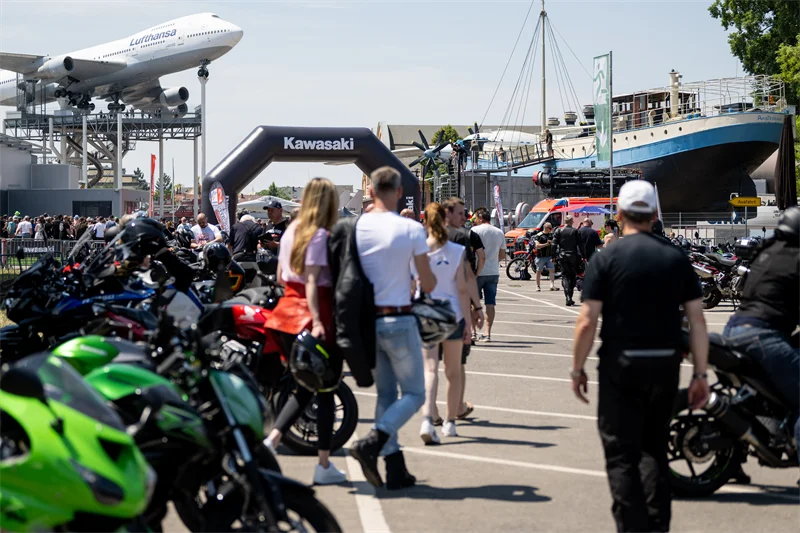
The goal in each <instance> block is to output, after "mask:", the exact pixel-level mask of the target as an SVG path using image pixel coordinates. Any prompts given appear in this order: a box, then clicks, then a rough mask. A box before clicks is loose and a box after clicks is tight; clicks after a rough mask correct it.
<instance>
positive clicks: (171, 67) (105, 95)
mask: <svg viewBox="0 0 800 533" xmlns="http://www.w3.org/2000/svg"><path fill="white" fill-rule="evenodd" d="M242 33H243V32H242V29H241V28H239V27H238V26H235V25H234V24H231V23H230V22H226V21H224V20H222V19H221V18H219V17H218V16H217V15H214V14H212V13H202V14H199V15H190V16H187V17H182V18H178V19H175V20H170V21H169V22H165V23H163V24H159V25H157V26H154V27H152V28H148V29H146V30H144V31H142V32H139V33H136V34H134V35H131V36H130V37H126V38H124V39H120V40H118V41H113V42H110V43H106V44H101V45H98V46H94V47H92V48H85V49H83V50H78V51H77V52H73V53H70V54H64V55H59V56H37V55H29V54H10V53H4V52H0V69H2V70H0V105H9V106H16V105H17V104H18V99H19V98H20V96H19V95H20V94H23V95H24V96H23V97H24V98H25V99H26V103H27V104H32V103H41V102H42V101H43V100H44V101H48V102H50V101H54V100H59V103H60V104H61V105H62V107H66V106H71V107H77V108H79V109H88V110H92V109H94V104H93V103H91V100H92V98H102V99H105V100H107V101H109V102H111V103H109V104H108V109H109V111H118V110H123V109H125V105H126V104H127V105H132V106H135V107H136V108H139V109H144V110H148V111H156V110H162V109H169V110H175V111H178V112H181V113H185V112H186V109H187V106H186V101H187V100H188V99H189V91H188V90H187V89H186V88H185V87H172V88H162V87H161V83H160V82H159V80H158V78H159V76H164V75H166V74H172V73H174V72H180V71H183V70H187V69H190V68H194V67H199V70H198V72H197V74H198V76H204V77H208V69H207V68H206V67H207V65H208V64H209V63H210V62H211V61H213V60H214V59H217V58H219V57H222V56H223V55H224V54H226V53H227V52H228V51H230V50H231V49H232V48H233V47H234V46H236V44H237V43H238V42H239V41H240V40H241V38H242ZM22 91H24V93H22Z"/></svg>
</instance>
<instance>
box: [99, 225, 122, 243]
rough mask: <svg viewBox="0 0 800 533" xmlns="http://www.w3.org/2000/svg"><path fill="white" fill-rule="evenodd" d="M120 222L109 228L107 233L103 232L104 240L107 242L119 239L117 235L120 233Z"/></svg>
mask: <svg viewBox="0 0 800 533" xmlns="http://www.w3.org/2000/svg"><path fill="white" fill-rule="evenodd" d="M119 230H120V228H119V224H115V225H113V226H111V227H110V228H108V229H107V230H106V231H105V233H103V240H104V241H106V242H111V241H115V240H117V235H119Z"/></svg>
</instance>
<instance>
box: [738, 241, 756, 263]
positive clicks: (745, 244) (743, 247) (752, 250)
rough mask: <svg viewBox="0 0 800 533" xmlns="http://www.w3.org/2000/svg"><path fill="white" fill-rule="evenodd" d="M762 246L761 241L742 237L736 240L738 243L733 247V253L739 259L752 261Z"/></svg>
mask: <svg viewBox="0 0 800 533" xmlns="http://www.w3.org/2000/svg"><path fill="white" fill-rule="evenodd" d="M760 245H761V239H757V238H754V237H742V238H741V239H736V243H735V244H734V245H733V251H734V253H735V254H736V257H738V258H739V259H743V260H745V261H752V260H753V257H755V255H756V252H757V251H758V248H759V246H760Z"/></svg>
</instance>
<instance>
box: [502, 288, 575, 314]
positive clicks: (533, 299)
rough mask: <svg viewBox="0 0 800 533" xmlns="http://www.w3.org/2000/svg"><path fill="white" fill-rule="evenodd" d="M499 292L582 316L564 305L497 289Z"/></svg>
mask: <svg viewBox="0 0 800 533" xmlns="http://www.w3.org/2000/svg"><path fill="white" fill-rule="evenodd" d="M497 291H498V292H504V293H506V294H511V295H513V296H517V297H519V298H525V299H526V300H530V301H532V302H538V303H540V304H545V305H548V306H550V307H555V308H556V309H560V310H562V311H567V312H569V313H573V314H575V315H579V314H580V313H579V312H578V311H573V310H572V309H569V308H567V307H565V306H563V305H557V304H554V303H551V302H548V301H547V300H537V299H536V298H531V297H530V296H525V295H524V294H519V293H516V292H512V291H507V290H506V289H497Z"/></svg>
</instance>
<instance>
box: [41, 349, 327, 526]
mask: <svg viewBox="0 0 800 533" xmlns="http://www.w3.org/2000/svg"><path fill="white" fill-rule="evenodd" d="M180 336H181V334H177V335H176V336H175V337H173V338H171V339H169V340H167V339H165V338H164V336H163V335H162V336H161V341H159V342H156V345H158V346H162V347H163V346H168V347H169V349H168V350H164V349H162V348H159V349H155V350H150V349H148V348H145V347H143V346H141V345H138V344H135V343H131V342H128V341H124V340H120V339H116V338H105V337H98V336H86V337H79V338H76V339H72V340H70V341H68V342H66V343H64V344H62V345H60V346H58V347H57V348H55V349H54V350H53V353H54V354H55V355H57V356H59V357H61V358H63V359H64V360H65V361H68V362H69V363H70V364H71V365H72V366H73V367H75V369H77V370H78V371H79V372H81V373H84V374H85V379H86V381H87V382H88V383H89V384H90V385H91V386H92V387H94V388H95V389H96V390H97V391H99V392H100V394H101V395H102V396H103V397H105V399H106V400H107V401H109V402H111V403H112V405H113V406H114V408H115V409H116V410H117V412H118V413H119V414H120V416H121V417H122V419H123V420H124V421H125V422H126V423H128V424H136V423H139V424H140V427H139V428H138V430H137V432H136V444H137V445H138V446H139V449H140V450H141V451H142V453H143V454H144V456H145V458H146V459H147V461H148V462H149V463H150V464H151V465H152V466H153V468H155V471H156V473H157V474H158V480H159V482H158V484H157V486H156V491H155V494H154V497H153V498H152V501H151V503H150V505H149V507H148V508H147V510H146V511H145V516H144V519H145V522H146V524H147V525H148V527H150V528H151V529H154V530H159V529H160V525H161V521H162V519H163V518H164V516H165V515H166V512H167V502H168V501H172V502H173V504H174V505H175V508H176V510H177V512H178V514H179V516H180V517H181V520H183V522H184V524H186V526H187V527H189V529H191V530H192V531H230V530H231V529H234V526H235V527H237V528H242V529H243V530H249V531H254V530H255V531H292V530H301V531H303V530H315V531H340V527H339V525H338V524H337V522H336V519H335V518H334V517H333V516H332V515H331V513H330V511H328V510H327V509H326V508H325V507H324V506H323V505H322V503H320V502H319V501H318V500H317V499H316V498H315V496H314V491H313V489H311V488H309V487H307V486H305V485H302V484H300V483H298V482H296V481H293V480H291V479H288V478H285V477H283V476H281V475H280V473H279V472H280V467H279V466H278V463H277V461H276V460H275V457H274V456H273V455H272V453H271V452H270V451H269V450H268V449H267V448H266V447H264V446H263V444H262V441H263V439H264V412H265V411H266V408H267V407H266V401H265V400H264V398H263V396H261V395H260V393H259V392H258V385H257V383H256V381H255V379H254V378H253V376H252V374H250V372H249V371H248V370H247V368H246V367H244V366H243V365H242V367H241V368H230V367H224V368H221V367H219V366H218V363H215V362H214V361H215V360H217V358H215V357H214V353H213V349H209V350H207V349H206V348H205V347H206V346H208V345H209V341H208V340H207V339H205V340H202V341H199V340H197V339H195V340H192V341H187V339H186V338H183V339H181V338H179V337H180ZM184 337H186V335H184ZM212 344H213V343H212ZM233 364H237V363H233ZM149 413H155V414H153V415H150V414H149ZM138 421H144V422H138Z"/></svg>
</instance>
